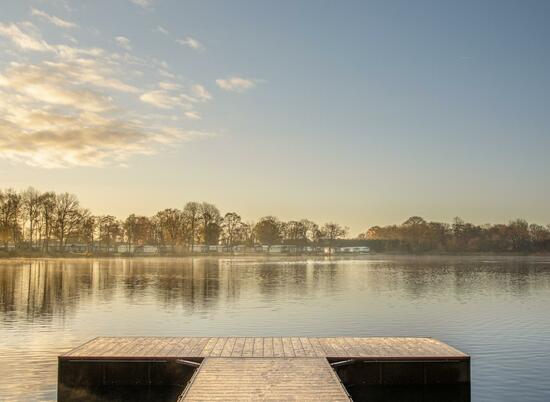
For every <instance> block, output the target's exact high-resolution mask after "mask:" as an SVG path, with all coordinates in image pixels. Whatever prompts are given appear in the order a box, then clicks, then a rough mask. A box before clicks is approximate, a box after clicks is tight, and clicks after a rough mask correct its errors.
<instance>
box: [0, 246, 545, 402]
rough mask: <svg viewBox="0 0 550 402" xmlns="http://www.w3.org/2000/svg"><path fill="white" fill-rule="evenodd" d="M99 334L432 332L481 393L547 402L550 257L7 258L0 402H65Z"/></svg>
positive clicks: (1, 291) (483, 397) (0, 305)
mask: <svg viewBox="0 0 550 402" xmlns="http://www.w3.org/2000/svg"><path fill="white" fill-rule="evenodd" d="M99 335H111V336H116V335H121V336H122V335H170V336H237V335H256V336H273V335H300V336H308V335H309V336H333V335H334V336H335V335H349V336H432V337H436V338H439V339H441V340H443V341H445V342H448V343H449V344H451V345H453V346H455V347H457V348H458V349H461V350H462V351H464V352H466V353H469V354H471V356H472V400H474V401H499V402H500V401H514V402H515V401H549V400H550V257H531V258H528V257H525V258H523V257H506V258H504V257H433V258H427V257H419V258H413V257H410V258H408V257H407V258H406V257H380V256H371V257H368V258H361V259H323V258H289V259H265V258H239V257H235V258H223V259H215V258H212V259H210V258H195V259H190V258H187V259H183V258H182V259H160V258H159V259H156V258H155V259H128V260H125V259H97V260H72V259H66V260H37V261H23V260H21V261H18V260H11V261H1V262H0V356H1V357H0V359H1V364H0V400H2V401H11V400H17V401H25V400H29V401H37V400H55V399H56V381H57V377H56V376H57V359H56V357H57V355H58V354H60V353H63V352H65V351H66V350H68V349H70V348H72V347H74V346H77V345H78V344H80V343H82V342H84V341H86V340H88V339H90V338H92V337H95V336H99Z"/></svg>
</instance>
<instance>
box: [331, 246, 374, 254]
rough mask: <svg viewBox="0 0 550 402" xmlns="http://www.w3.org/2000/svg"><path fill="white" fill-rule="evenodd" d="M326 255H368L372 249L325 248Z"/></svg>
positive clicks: (359, 247) (352, 247) (350, 247)
mask: <svg viewBox="0 0 550 402" xmlns="http://www.w3.org/2000/svg"><path fill="white" fill-rule="evenodd" d="M324 252H325V254H368V253H369V252H370V248H369V247H367V246H348V247H325V248H324Z"/></svg>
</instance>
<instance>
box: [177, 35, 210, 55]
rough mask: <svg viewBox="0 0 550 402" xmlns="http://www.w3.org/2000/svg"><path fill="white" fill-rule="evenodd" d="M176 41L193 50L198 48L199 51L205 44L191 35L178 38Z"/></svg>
mask: <svg viewBox="0 0 550 402" xmlns="http://www.w3.org/2000/svg"><path fill="white" fill-rule="evenodd" d="M176 42H177V43H179V44H180V45H183V46H187V47H189V48H191V49H193V50H197V51H202V50H204V45H203V44H202V43H201V42H199V41H198V40H197V39H195V38H193V37H191V36H186V37H185V38H181V39H176Z"/></svg>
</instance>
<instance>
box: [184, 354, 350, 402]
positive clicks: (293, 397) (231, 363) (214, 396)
mask: <svg viewBox="0 0 550 402" xmlns="http://www.w3.org/2000/svg"><path fill="white" fill-rule="evenodd" d="M250 400H256V401H319V402H349V401H350V398H349V396H348V395H347V392H346V390H345V389H344V387H343V386H342V384H341V383H340V381H339V379H338V377H337V376H336V373H335V372H334V371H333V370H332V368H331V367H330V365H329V363H328V362H327V360H326V359H323V358H319V357H306V358H300V359H295V358H264V357H259V358H251V359H246V358H245V359H243V358H238V357H220V358H206V359H205V360H204V362H203V363H202V365H201V366H200V368H199V369H198V372H197V373H196V375H195V376H194V378H193V379H192V380H191V382H190V384H189V385H188V387H187V389H186V390H185V391H184V392H183V394H182V395H181V397H180V398H179V400H178V401H179V402H198V401H250Z"/></svg>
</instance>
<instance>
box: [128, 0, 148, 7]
mask: <svg viewBox="0 0 550 402" xmlns="http://www.w3.org/2000/svg"><path fill="white" fill-rule="evenodd" d="M130 2H131V3H134V4H135V5H136V6H140V7H143V8H149V7H151V6H152V5H153V0H130Z"/></svg>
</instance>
